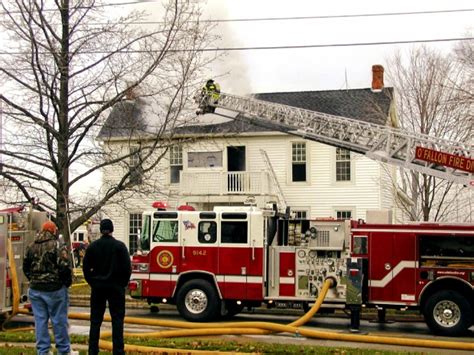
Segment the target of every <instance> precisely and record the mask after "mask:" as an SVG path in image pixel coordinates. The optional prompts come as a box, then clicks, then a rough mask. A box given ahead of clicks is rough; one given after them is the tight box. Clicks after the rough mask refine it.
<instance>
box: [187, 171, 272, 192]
mask: <svg viewBox="0 0 474 355" xmlns="http://www.w3.org/2000/svg"><path fill="white" fill-rule="evenodd" d="M179 193H180V194H182V195H268V194H273V193H274V191H273V190H272V186H271V184H270V175H269V174H268V172H267V171H257V172H251V171H237V172H213V171H209V172H190V171H181V176H180V184H179Z"/></svg>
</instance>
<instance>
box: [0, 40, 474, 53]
mask: <svg viewBox="0 0 474 355" xmlns="http://www.w3.org/2000/svg"><path fill="white" fill-rule="evenodd" d="M473 39H474V37H459V38H438V39H415V40H405V41H403V40H402V41H380V42H352V43H328V44H303V45H288V46H255V47H215V48H202V49H185V48H183V49H170V50H169V52H223V51H250V50H275V49H307V48H328V47H360V46H380V45H392V44H411V43H434V42H455V41H471V40H473ZM150 52H161V50H159V49H158V50H121V51H117V53H125V54H139V53H150ZM45 53H47V52H44V53H43V54H45ZM78 53H79V54H110V53H111V52H106V51H83V52H78ZM21 54H25V52H0V55H21Z"/></svg>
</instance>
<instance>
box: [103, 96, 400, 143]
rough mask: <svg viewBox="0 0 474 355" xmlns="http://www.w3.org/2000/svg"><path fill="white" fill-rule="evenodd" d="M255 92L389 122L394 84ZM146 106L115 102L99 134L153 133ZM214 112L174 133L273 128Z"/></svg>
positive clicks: (281, 100) (270, 98)
mask: <svg viewBox="0 0 474 355" xmlns="http://www.w3.org/2000/svg"><path fill="white" fill-rule="evenodd" d="M253 96H254V97H255V98H257V99H260V100H265V101H270V102H274V103H281V104H285V105H290V106H295V107H299V108H304V109H308V110H311V111H318V112H322V113H327V114H331V115H336V116H343V117H349V118H353V119H357V120H361V121H365V122H370V123H376V124H380V125H386V124H387V120H388V117H389V111H390V105H391V102H392V97H393V88H384V89H383V90H382V92H373V91H372V90H371V89H348V90H327V91H295V92H275V93H259V94H254V95H253ZM146 106H147V103H146V102H145V101H144V100H143V99H136V100H134V101H124V102H121V103H119V104H117V105H115V106H114V108H113V109H112V112H111V113H110V115H109V116H108V118H107V120H106V122H105V124H104V126H103V127H102V129H101V131H100V132H99V138H110V137H128V136H130V135H131V134H133V133H135V134H136V133H139V132H144V133H145V132H148V133H150V127H149V125H147V123H146V122H147V117H146V116H147V114H149V113H150V112H148V113H147V114H145V113H146V111H147V109H146ZM155 114H156V112H155ZM215 116H217V115H212V114H206V115H204V116H200V118H199V119H200V120H201V121H199V122H198V121H195V123H188V124H186V125H184V126H182V127H179V128H176V130H175V133H178V134H230V133H251V132H255V133H257V132H263V131H271V129H269V128H264V127H259V126H256V125H253V124H251V123H248V122H244V121H239V120H232V119H227V120H226V121H224V122H222V119H220V121H221V122H217V120H216V119H213V118H215ZM206 121H207V122H206Z"/></svg>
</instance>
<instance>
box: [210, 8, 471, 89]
mask: <svg viewBox="0 0 474 355" xmlns="http://www.w3.org/2000/svg"><path fill="white" fill-rule="evenodd" d="M473 5H474V2H473V1H462V0H461V1H439V0H430V1H413V0H398V1H390V2H389V1H373V0H358V1H353V0H339V1H337V0H336V1H314V0H293V1H287V0H272V1H269V0H268V1H264V0H238V1H235V0H209V1H208V5H207V7H206V15H209V17H211V18H213V19H221V18H230V19H236V18H269V17H270V18H272V17H293V16H294V17H301V16H325V15H349V14H364V13H365V14H367V13H391V12H411V11H416V12H418V11H434V10H453V9H469V8H474V6H473ZM473 14H474V12H459V13H440V14H423V15H400V16H377V17H357V18H331V19H310V20H288V21H258V22H257V21H256V22H227V23H221V24H219V26H218V29H219V30H220V32H221V34H222V37H223V42H224V43H223V46H225V47H227V46H229V47H253V46H286V45H319V44H335V43H360V42H380V41H400V40H420V39H439V38H457V37H463V36H466V33H467V32H468V31H471V33H472V31H473V24H474V22H473V18H474V16H473ZM454 43H455V42H445V43H429V44H427V46H429V47H432V48H437V49H439V50H442V51H449V50H450V48H451V47H452V46H453V45H454ZM411 46H414V45H413V44H404V45H380V46H359V47H355V46H354V47H335V48H334V47H333V48H309V49H281V50H280V49H279V50H248V51H241V52H231V53H230V54H229V55H228V57H229V59H228V64H227V65H225V66H223V67H220V66H217V67H216V72H219V71H220V70H221V69H222V68H224V69H225V71H229V72H230V74H229V75H228V76H227V77H226V78H225V79H222V80H221V81H222V86H223V91H229V90H234V91H247V89H246V88H249V89H250V91H251V92H279V91H300V90H301V91H303V90H333V89H335V90H337V89H341V88H346V87H349V88H362V87H369V86H370V82H371V66H372V65H373V64H382V65H383V64H385V59H386V58H388V57H389V56H390V55H392V54H393V53H394V51H396V50H397V49H400V50H402V51H404V50H407V49H409V48H410V47H411ZM229 64H230V65H229ZM346 76H347V83H346V79H345V78H346ZM242 81H245V82H246V83H247V84H248V83H249V84H250V85H246V84H245V83H242ZM239 84H241V85H239ZM386 84H389V83H386ZM227 87H228V88H229V90H228V89H227ZM237 93H244V92H237Z"/></svg>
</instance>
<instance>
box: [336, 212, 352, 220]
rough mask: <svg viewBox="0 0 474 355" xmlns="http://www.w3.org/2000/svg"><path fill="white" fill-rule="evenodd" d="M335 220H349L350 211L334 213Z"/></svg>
mask: <svg viewBox="0 0 474 355" xmlns="http://www.w3.org/2000/svg"><path fill="white" fill-rule="evenodd" d="M336 218H337V219H351V218H352V211H336Z"/></svg>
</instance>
